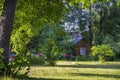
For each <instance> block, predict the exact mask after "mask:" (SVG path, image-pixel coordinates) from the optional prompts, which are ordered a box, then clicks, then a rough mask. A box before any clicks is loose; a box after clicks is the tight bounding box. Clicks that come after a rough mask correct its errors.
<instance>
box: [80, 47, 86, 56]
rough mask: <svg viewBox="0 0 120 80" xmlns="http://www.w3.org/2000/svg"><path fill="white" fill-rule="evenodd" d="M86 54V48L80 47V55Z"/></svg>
mask: <svg viewBox="0 0 120 80" xmlns="http://www.w3.org/2000/svg"><path fill="white" fill-rule="evenodd" d="M85 54H86V48H84V47H83V48H80V55H85Z"/></svg>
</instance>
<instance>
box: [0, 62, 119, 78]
mask: <svg viewBox="0 0 120 80" xmlns="http://www.w3.org/2000/svg"><path fill="white" fill-rule="evenodd" d="M23 72H24V71H22V72H21V74H20V75H19V76H17V77H15V80H120V62H106V63H100V62H78V63H77V64H76V62H73V61H58V62H57V65H56V66H54V67H50V66H32V67H31V70H30V72H29V73H28V74H27V75H26V76H23V75H22V73H23ZM0 80H2V79H0ZM13 80H14V79H13Z"/></svg>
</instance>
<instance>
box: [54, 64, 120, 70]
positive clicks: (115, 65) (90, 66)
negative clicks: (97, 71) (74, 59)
mask: <svg viewBox="0 0 120 80" xmlns="http://www.w3.org/2000/svg"><path fill="white" fill-rule="evenodd" d="M55 67H72V68H102V69H120V65H118V64H96V65H92V64H91V65H90V64H76V65H56V66H55Z"/></svg>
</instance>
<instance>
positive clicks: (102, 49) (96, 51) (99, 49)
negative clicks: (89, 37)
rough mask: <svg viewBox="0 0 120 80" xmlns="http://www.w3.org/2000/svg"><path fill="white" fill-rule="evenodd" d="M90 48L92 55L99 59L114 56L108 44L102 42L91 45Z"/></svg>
mask: <svg viewBox="0 0 120 80" xmlns="http://www.w3.org/2000/svg"><path fill="white" fill-rule="evenodd" d="M91 50H92V55H93V56H98V57H99V60H101V58H102V59H103V60H105V57H112V56H115V53H114V52H113V50H112V49H111V46H110V45H105V44H103V45H97V46H93V47H92V48H91Z"/></svg>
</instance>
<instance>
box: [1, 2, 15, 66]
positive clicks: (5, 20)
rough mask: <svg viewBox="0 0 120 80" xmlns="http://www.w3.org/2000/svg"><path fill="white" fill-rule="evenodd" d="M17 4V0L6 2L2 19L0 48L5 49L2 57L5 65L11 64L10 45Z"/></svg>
mask: <svg viewBox="0 0 120 80" xmlns="http://www.w3.org/2000/svg"><path fill="white" fill-rule="evenodd" d="M16 3H17V0H5V1H4V5H3V10H2V14H1V17H0V48H3V49H4V52H3V54H2V56H3V60H4V63H5V64H8V63H9V43H10V36H11V32H12V26H13V21H14V15H15V8H16Z"/></svg>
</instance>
